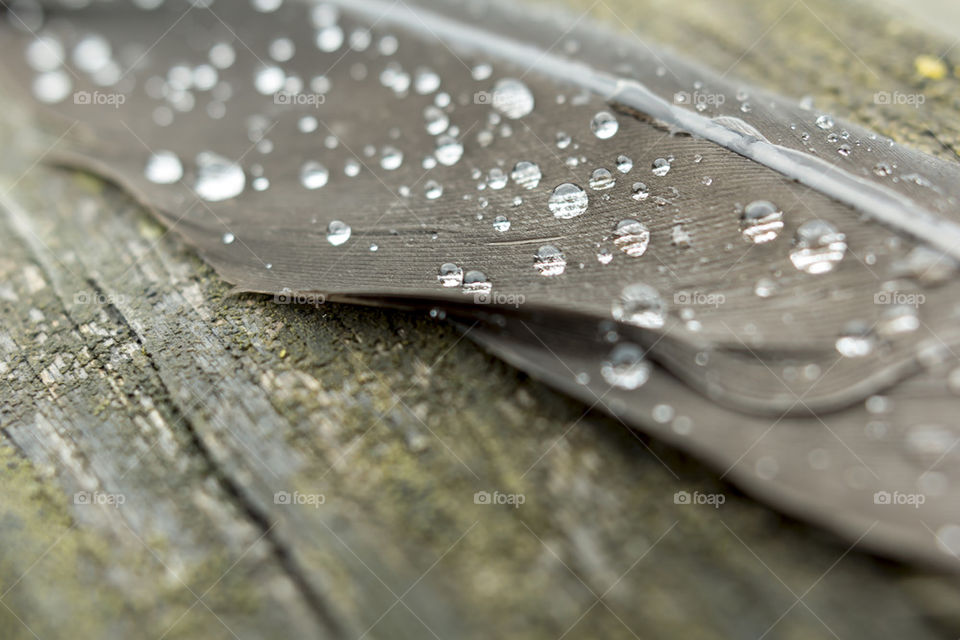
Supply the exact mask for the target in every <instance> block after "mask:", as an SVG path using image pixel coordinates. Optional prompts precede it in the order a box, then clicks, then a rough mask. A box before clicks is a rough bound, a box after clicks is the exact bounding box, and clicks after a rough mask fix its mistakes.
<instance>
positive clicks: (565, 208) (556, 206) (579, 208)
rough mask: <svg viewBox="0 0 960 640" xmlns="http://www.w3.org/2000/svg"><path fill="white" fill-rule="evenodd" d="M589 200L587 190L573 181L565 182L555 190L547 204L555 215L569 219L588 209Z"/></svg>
mask: <svg viewBox="0 0 960 640" xmlns="http://www.w3.org/2000/svg"><path fill="white" fill-rule="evenodd" d="M588 201H589V199H588V196H587V192H586V191H584V190H583V189H581V188H580V187H578V186H577V185H575V184H573V183H572V182H564V183H563V184H561V185H558V186H557V188H555V189H554V190H553V193H551V194H550V199H549V201H548V203H547V204H548V206H549V207H550V211H551V212H553V215H554V216H555V217H557V218H560V219H562V220H569V219H570V218H576V217H577V216H579V215H581V214H582V213H583V212H584V211H586V210H587V204H588Z"/></svg>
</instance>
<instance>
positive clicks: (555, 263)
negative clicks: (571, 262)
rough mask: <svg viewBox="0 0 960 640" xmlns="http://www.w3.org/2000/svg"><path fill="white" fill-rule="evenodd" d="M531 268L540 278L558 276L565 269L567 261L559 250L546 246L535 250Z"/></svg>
mask: <svg viewBox="0 0 960 640" xmlns="http://www.w3.org/2000/svg"><path fill="white" fill-rule="evenodd" d="M533 266H534V268H535V269H536V270H537V272H538V273H539V274H540V275H542V276H558V275H560V274H562V273H563V272H564V271H565V270H566V269H567V259H566V258H565V257H564V255H563V252H562V251H560V249H557V248H556V247H555V246H553V245H552V244H546V245H543V246H542V247H540V248H539V249H538V250H537V253H536V255H535V256H534V261H533Z"/></svg>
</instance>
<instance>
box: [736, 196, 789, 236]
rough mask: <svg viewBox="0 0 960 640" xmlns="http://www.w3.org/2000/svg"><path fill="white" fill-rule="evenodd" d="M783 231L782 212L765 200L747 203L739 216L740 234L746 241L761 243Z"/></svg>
mask: <svg viewBox="0 0 960 640" xmlns="http://www.w3.org/2000/svg"><path fill="white" fill-rule="evenodd" d="M781 231H783V212H782V211H780V209H779V208H778V207H777V206H776V205H775V204H773V203H772V202H768V201H767V200H755V201H753V202H751V203H750V204H748V205H747V206H746V208H744V210H743V215H741V217H740V234H741V235H742V236H743V239H744V240H746V241H747V242H752V243H754V244H763V243H765V242H770V241H771V240H774V239H776V237H777V236H778V235H780V232H781Z"/></svg>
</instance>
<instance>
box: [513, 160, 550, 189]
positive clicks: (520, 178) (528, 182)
mask: <svg viewBox="0 0 960 640" xmlns="http://www.w3.org/2000/svg"><path fill="white" fill-rule="evenodd" d="M510 177H511V178H512V179H513V181H514V182H515V183H516V184H518V185H520V186H521V187H523V188H524V189H536V188H537V186H538V185H539V184H540V179H541V178H542V177H543V174H542V173H541V172H540V167H539V166H538V165H537V164H536V163H533V162H527V161H526V160H521V161H520V162H518V163H517V164H516V165H514V167H513V171H512V172H511V173H510Z"/></svg>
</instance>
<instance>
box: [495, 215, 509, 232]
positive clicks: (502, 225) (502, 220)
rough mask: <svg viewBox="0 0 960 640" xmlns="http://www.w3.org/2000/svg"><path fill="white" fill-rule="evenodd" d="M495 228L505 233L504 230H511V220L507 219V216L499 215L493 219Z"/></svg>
mask: <svg viewBox="0 0 960 640" xmlns="http://www.w3.org/2000/svg"><path fill="white" fill-rule="evenodd" d="M493 228H494V229H496V230H497V231H499V232H500V233H503V232H504V231H509V230H510V221H509V220H508V219H507V216H497V217H496V218H494V220H493Z"/></svg>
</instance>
